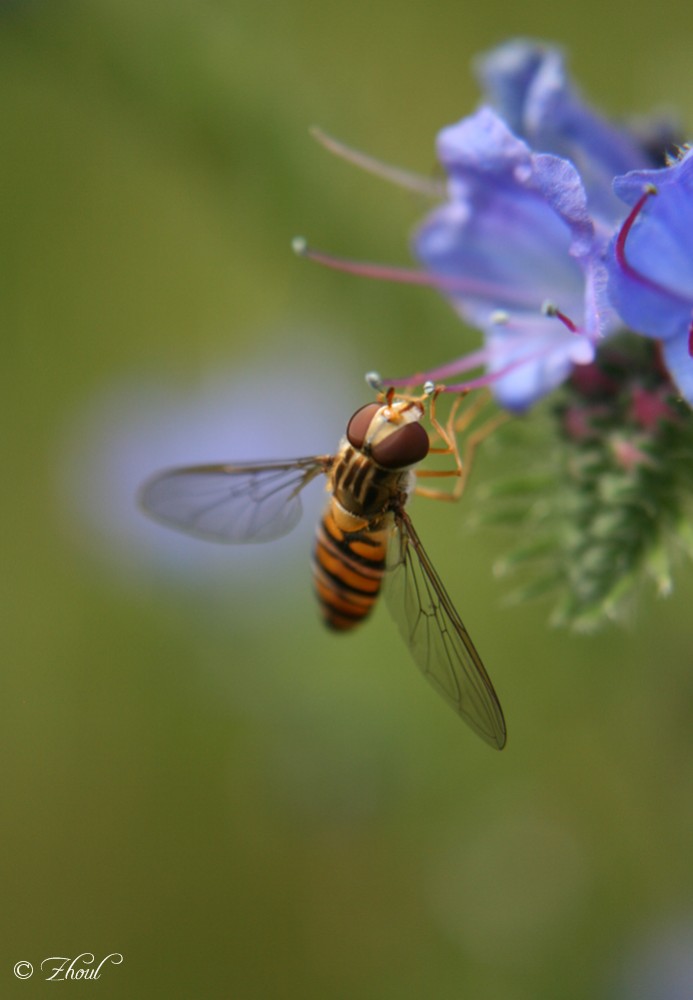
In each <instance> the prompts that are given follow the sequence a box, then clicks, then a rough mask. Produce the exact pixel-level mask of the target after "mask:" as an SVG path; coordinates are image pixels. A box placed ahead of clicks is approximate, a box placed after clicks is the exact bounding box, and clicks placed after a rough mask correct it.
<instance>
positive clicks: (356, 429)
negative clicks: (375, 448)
mask: <svg viewBox="0 0 693 1000" xmlns="http://www.w3.org/2000/svg"><path fill="white" fill-rule="evenodd" d="M379 409H380V403H366V405H365V406H362V407H361V409H360V410H357V411H356V413H355V414H354V415H353V417H352V418H351V420H350V421H349V423H348V424H347V430H346V436H347V440H348V442H349V444H350V445H351V446H352V448H358V449H359V451H360V450H361V449H362V448H363V442H364V441H365V440H366V434H367V433H368V428H369V427H370V426H371V421H372V420H373V417H374V416H375V415H376V413H377V412H378V410H379Z"/></svg>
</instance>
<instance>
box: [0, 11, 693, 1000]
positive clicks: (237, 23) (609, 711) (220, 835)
mask: <svg viewBox="0 0 693 1000" xmlns="http://www.w3.org/2000/svg"><path fill="white" fill-rule="evenodd" d="M682 11H683V13H681V12H682ZM677 12H679V13H678V14H677ZM692 30H693V13H691V12H690V11H689V12H687V13H686V12H685V7H684V6H683V5H681V4H679V3H678V2H676V0H662V2H660V3H659V4H658V5H657V8H656V13H655V14H654V15H652V13H651V12H650V10H649V8H648V9H647V10H646V9H645V8H644V7H643V8H642V9H641V10H640V11H638V8H637V6H635V7H634V5H633V4H632V3H626V2H625V0H615V2H613V3H612V4H610V5H609V6H608V9H607V7H606V6H605V5H604V4H603V3H598V2H596V0H585V2H583V3H581V4H574V5H570V6H568V5H558V4H554V3H549V2H547V0H533V2H530V3H528V4H522V5H519V4H513V5H510V4H507V3H503V2H502V0H488V2H486V3H484V4H482V5H478V6H477V7H475V8H472V7H471V5H469V4H466V5H462V4H459V3H454V2H446V3H439V4H436V5H430V4H428V3H426V2H424V0H414V2H412V3H408V4H406V3H405V4H402V3H399V4H398V3H395V2H394V0H381V2H380V3H377V4H376V3H373V2H370V0H369V2H366V0H351V2H350V3H348V4H346V3H345V4H339V5H337V4H330V3H326V2H325V0H322V2H317V0H287V2H286V3H279V2H276V0H275V2H273V3H267V2H262V0H235V2H234V0H215V2H212V0H207V2H196V3H192V2H188V3H184V2H179V0H169V2H167V3H156V2H152V3H142V2H141V0H138V2H134V0H97V2H95V0H91V2H86V0H85V2H82V3H79V2H66V3H59V2H45V3H40V2H26V3H22V2H20V0H16V2H14V3H10V2H5V3H3V4H2V6H1V7H0V108H1V119H0V121H1V130H2V131H1V134H2V154H1V156H0V178H1V180H0V202H1V206H2V207H1V211H0V231H1V232H2V237H1V238H0V247H1V248H2V258H1V265H0V324H1V330H2V338H3V343H4V345H5V347H4V350H3V355H4V362H3V364H2V394H1V396H0V406H2V428H3V432H5V433H4V437H3V440H4V444H3V465H4V468H5V474H4V487H3V489H2V500H1V502H2V519H1V523H2V527H3V534H4V540H3V565H4V572H3V585H4V591H5V597H4V600H3V624H2V629H1V635H2V647H1V648H2V689H3V696H2V702H1V711H2V720H1V721H0V733H1V740H2V883H1V891H2V913H3V917H2V919H3V925H4V926H3V929H2V935H1V939H2V952H3V954H2V962H1V963H0V995H2V996H3V997H4V996H15V995H16V996H20V995H21V996H24V997H28V996H33V995H38V993H39V992H41V993H43V991H44V990H46V989H47V988H48V989H53V988H54V987H46V986H44V976H45V973H44V974H43V975H42V974H40V973H39V971H38V970H37V972H36V973H35V975H34V977H33V978H32V979H31V980H29V981H26V982H22V983H20V982H19V981H18V980H17V979H16V978H15V976H14V975H13V971H12V970H13V965H14V964H15V962H18V961H21V960H26V961H30V962H32V963H33V964H34V965H35V966H37V967H38V966H39V965H40V962H41V961H42V960H43V959H44V958H47V957H51V956H67V957H75V956H76V955H78V954H80V953H82V952H93V953H94V954H95V955H96V956H97V959H100V958H101V957H104V956H105V955H107V954H109V953H111V952H120V953H121V954H122V955H123V956H124V962H123V964H122V965H120V966H118V967H115V966H108V967H106V968H104V970H103V973H102V977H101V979H100V981H99V985H98V987H97V985H96V984H94V983H92V984H91V986H88V987H87V986H81V987H77V986H75V985H71V986H64V987H62V989H63V990H65V991H68V992H69V993H70V995H72V994H73V991H75V990H77V989H82V990H84V991H90V990H97V989H98V990H99V994H100V996H102V997H138V998H139V997H172V996H176V997H195V998H217V997H224V998H226V997H228V998H253V1000H254V998H264V997H282V998H294V997H296V998H298V997H300V998H303V1000H307V998H321V1000H323V998H333V997H334V998H374V1000H381V998H383V1000H389V998H392V1000H395V998H396V1000H414V998H419V997H424V996H425V997H436V998H444V1000H447V998H460V997H473V998H475V1000H487V998H488V1000H496V998H499V997H502V998H504V1000H542V998H547V1000H549V998H551V1000H554V998H557V997H560V998H562V1000H571V998H586V997H589V998H602V997H604V998H606V997H608V998H611V997H614V998H626V997H627V998H629V1000H630V998H633V997H636V998H648V1000H649V998H657V1000H659V998H662V1000H674V998H675V1000H679V998H684V997H687V998H689V997H691V996H693V968H692V967H691V963H692V961H693V960H692V958H691V956H692V955H693V896H692V892H693V872H692V870H691V869H692V865H691V854H692V852H691V846H692V844H693V800H692V797H691V790H692V784H693V740H692V736H691V695H692V694H693V671H692V670H691V668H692V667H693V651H692V650H691V640H692V638H693V628H692V625H691V618H690V611H689V608H690V602H691V599H692V598H693V586H692V581H693V574H692V573H691V570H690V567H683V568H682V571H681V572H680V574H679V582H678V589H677V592H676V594H675V595H674V596H673V597H672V598H671V599H670V600H668V601H666V602H655V601H654V600H651V599H650V598H649V597H648V598H647V599H646V600H644V601H643V602H642V603H641V604H640V606H639V609H638V612H637V615H636V616H634V620H633V622H632V624H631V627H630V628H629V629H627V630H623V631H620V630H616V629H614V630H613V631H610V632H606V633H604V634H602V635H600V636H598V637H592V638H585V637H576V636H573V635H571V634H569V633H564V632H551V631H549V630H548V628H547V626H546V608H544V607H541V606H537V607H529V608H521V609H520V608H506V607H504V606H503V594H504V585H503V584H502V582H499V581H497V580H494V578H493V575H492V566H493V563H494V561H495V560H497V559H498V557H499V556H500V555H502V553H503V552H504V551H505V546H506V543H507V542H508V539H506V538H505V537H504V536H502V535H500V534H498V535H496V534H494V533H493V532H492V531H490V530H488V529H485V530H478V531H472V530H470V527H469V517H470V515H471V513H473V509H474V493H475V490H474V488H472V489H471V491H470V493H469V495H468V496H467V497H466V498H465V501H464V502H463V504H462V505H461V506H460V507H459V508H456V509H455V510H452V509H450V510H448V509H445V510H444V511H441V510H439V509H436V508H435V507H434V506H433V505H431V506H430V507H427V505H426V504H425V502H423V501H421V502H418V503H417V504H416V510H415V514H416V520H417V523H418V525H419V529H420V532H421V533H422V535H423V537H424V538H425V540H426V543H427V547H428V548H429V551H430V553H431V554H432V556H433V557H434V560H435V561H436V563H437V565H438V568H439V570H440V572H441V575H442V576H443V577H444V579H445V580H446V583H447V585H448V588H449V590H450V591H451V593H452V594H453V595H454V596H455V598H456V600H457V603H458V604H459V606H460V607H461V609H462V612H463V615H464V617H465V620H466V621H467V623H468V624H469V626H470V628H471V631H472V632H473V634H474V637H475V639H476V641H477V643H478V645H479V647H480V649H481V650H482V652H483V654H484V658H485V660H486V662H487V665H488V667H489V670H490V673H491V675H492V677H493V679H494V682H495V684H496V686H497V689H498V691H499V693H500V695H501V698H502V701H503V705H504V708H505V711H506V715H507V718H508V722H509V730H510V739H509V743H508V747H507V749H506V751H505V752H504V753H503V754H495V753H493V752H492V751H491V750H489V749H488V748H487V747H486V746H485V745H484V744H482V743H481V742H480V741H479V740H476V739H475V738H474V737H473V735H472V734H471V733H470V732H469V731H468V730H467V729H466V728H465V727H464V726H463V725H461V724H460V722H459V720H458V719H457V718H456V717H455V716H454V714H453V713H452V712H450V711H449V710H448V709H447V708H446V707H445V705H444V704H443V702H442V701H440V699H438V698H436V697H435V695H434V694H433V693H432V692H431V691H430V689H429V688H428V687H427V686H426V685H425V684H424V683H423V682H422V681H421V678H420V677H419V676H418V674H417V671H416V669H415V668H414V667H413V666H412V664H411V663H410V662H409V660H408V657H407V655H406V652H405V651H404V649H403V647H401V644H400V640H399V638H398V637H397V635H396V632H395V629H394V627H393V626H392V624H391V622H390V621H389V620H388V617H387V614H386V613H385V611H384V610H380V611H379V613H378V614H377V615H376V617H375V619H374V621H373V622H372V623H371V624H370V625H369V626H368V627H367V628H364V630H363V632H362V633H361V634H358V635H355V636H353V637H350V638H348V639H343V640H342V639H337V638H333V637H332V636H330V635H328V634H327V633H326V632H324V631H323V630H322V629H321V628H320V626H319V625H318V624H317V619H316V614H315V609H314V606H313V603H312V597H311V593H310V579H309V568H308V555H309V546H310V538H311V532H312V524H311V520H312V517H313V516H314V512H315V510H317V509H318V506H319V503H320V501H321V498H320V497H319V496H318V497H317V498H314V499H313V500H312V501H311V502H310V503H312V504H313V506H312V507H311V509H310V511H309V514H308V516H307V517H306V519H305V520H306V523H305V524H304V525H302V526H301V528H299V529H298V531H297V532H296V536H295V537H294V538H290V539H286V540H284V541H282V542H278V543H276V545H274V546H272V547H271V549H272V551H271V552H270V551H269V549H267V548H263V549H262V551H259V550H252V551H250V550H248V549H243V550H242V551H238V552H236V551H229V550H223V551H218V550H217V549H216V548H214V547H212V546H209V547H207V546H205V545H202V544H197V543H194V542H188V541H186V540H179V539H176V538H174V536H172V535H171V536H169V535H168V534H167V533H166V532H165V531H164V530H163V529H160V528H158V527H157V526H155V525H150V524H149V523H147V522H145V520H144V518H142V517H141V516H140V515H139V514H138V513H137V511H136V510H135V508H134V501H133V492H134V490H135V488H136V485H137V482H138V480H139V479H141V478H142V476H143V475H146V474H147V473H149V472H152V471H154V470H155V469H156V468H158V467H160V466H161V465H166V464H168V463H169V462H171V461H186V460H190V461H192V460H197V459H203V458H208V459H213V458H215V457H216V458H219V459H224V458H229V457H235V456H246V457H249V456H251V455H255V456H256V457H262V456H267V457H278V456H279V455H290V454H301V453H310V452H312V451H315V452H320V451H325V450H331V449H332V448H333V446H334V443H335V440H336V437H337V436H338V435H339V433H340V431H341V427H342V424H343V422H344V420H345V418H346V417H347V416H348V415H349V413H351V411H352V410H353V409H355V408H356V407H357V406H358V405H360V404H361V403H362V402H363V401H365V399H366V398H368V396H367V392H366V390H365V386H364V383H363V381H362V375H363V372H364V371H366V370H367V369H369V368H379V369H381V370H384V371H389V372H390V373H391V374H397V373H404V372H406V371H412V370H416V369H419V368H421V367H422V366H423V365H429V366H430V365H432V364H436V363H439V362H441V361H444V360H446V359H449V358H451V357H453V356H455V355H457V354H458V353H461V352H462V351H463V350H468V349H471V348H472V347H473V346H474V345H475V344H476V343H477V338H476V336H475V335H474V334H473V332H471V331H468V332H466V333H465V331H463V330H462V328H461V327H460V325H459V323H458V322H457V320H456V319H455V317H454V316H453V314H452V312H451V311H450V310H449V308H448V307H447V306H446V305H445V303H443V302H442V301H439V299H438V298H437V297H436V296H435V295H434V294H433V293H430V292H426V291H422V290H420V289H412V288H403V287H395V286H385V285H378V284H373V283H370V282H366V281H359V280H357V279H352V278H349V277H346V276H343V275H335V274H332V273H329V272H326V271H322V270H320V269H319V268H316V267H314V266H313V265H311V264H309V263H308V262H306V261H301V260H297V259H296V258H294V257H293V256H292V254H291V252H290V240H291V237H292V236H294V235H295V234H297V233H304V234H305V235H306V236H307V237H308V238H309V239H310V240H312V241H314V242H315V243H316V244H318V245H320V246H323V247H326V248H329V249H331V250H333V251H335V252H339V253H344V254H348V255H352V256H356V257H359V258H362V259H374V260H385V261H392V262H399V263H407V260H408V254H407V243H406V241H407V234H408V232H409V231H410V229H411V227H412V225H413V224H414V222H415V221H416V219H417V218H418V217H419V216H420V214H421V212H422V211H423V210H424V207H425V206H423V205H422V204H421V203H420V202H419V201H418V200H417V199H416V198H415V197H414V196H412V195H411V194H408V193H406V192H404V193H403V192H401V191H398V190H391V189H389V188H388V187H387V185H384V184H383V183H382V182H380V181H377V180H375V179H373V178H369V177H367V176H365V175H362V174H360V173H359V172H358V171H357V170H355V169H353V168H350V167H349V166H347V165H345V164H343V163H341V162H339V161H337V160H334V159H331V158H330V157H329V156H328V155H327V154H326V153H325V152H324V151H323V150H321V149H320V148H319V147H318V146H317V145H316V144H315V143H314V142H312V140H311V139H310V138H309V136H308V128H309V127H310V126H311V125H313V124H319V125H321V126H323V127H324V128H325V129H327V130H328V131H331V132H332V133H333V134H336V135H337V136H339V137H341V138H343V139H344V140H345V141H347V142H350V143H352V144H353V145H355V146H358V147H359V148H362V149H365V150H367V151H369V152H372V153H373V154H374V155H377V156H380V157H381V158H383V159H385V160H389V161H391V162H394V163H398V164H401V165H402V166H406V167H409V168H411V169H414V170H418V171H421V172H423V173H429V172H430V171H431V170H432V169H433V167H434V158H433V139H434V135H435V132H436V130H437V129H438V128H439V127H440V126H441V125H443V124H446V123H448V122H451V121H454V120H456V119H457V118H459V117H461V116H462V115H463V114H466V113H468V112H469V111H471V110H472V109H473V107H474V106H475V104H476V102H477V100H478V92H477V89H476V86H475V83H474V81H473V79H472V76H471V73H470V61H471V59H472V57H473V56H474V55H475V54H476V53H477V52H479V51H482V50H484V49H486V48H488V47H490V46H492V45H494V44H496V43H498V42H499V41H501V40H503V39H505V38H506V37H508V36H511V35H513V34H527V35H534V36H539V37H542V38H545V39H551V40H555V41H558V42H560V43H562V44H564V45H565V46H566V47H567V48H568V49H569V51H570V53H571V64H572V68H573V71H574V73H575V75H576V77H577V78H578V79H579V80H580V82H581V84H582V85H583V88H584V90H585V91H586V92H587V94H588V95H589V96H590V97H591V98H592V99H593V100H594V102H595V103H598V104H599V105H601V106H602V107H603V108H604V109H605V110H606V111H608V112H609V113H611V114H615V115H618V114H628V113H632V112H644V111H646V110H648V109H651V108H652V107H657V106H658V107H662V106H664V107H668V108H672V109H675V110H677V111H678V112H679V113H680V115H681V118H682V120H683V121H684V122H685V123H687V124H688V126H689V128H690V127H691V126H692V125H693V97H692V96H691V91H690V38H691V31H692ZM527 442H529V443H527ZM522 447H524V448H526V449H527V457H528V454H529V450H531V448H532V436H531V431H530V432H529V437H528V438H527V439H526V441H525V444H524V445H523V446H522ZM507 455H508V453H507V450H505V451H504V450H503V446H502V445H501V444H497V445H492V446H490V447H489V448H488V449H487V450H486V452H485V454H484V455H483V456H482V457H481V459H480V461H479V464H478V468H477V470H476V475H475V484H474V485H476V486H478V485H479V484H482V485H483V483H484V481H485V480H487V479H488V478H490V477H492V476H493V475H495V474H497V473H498V472H499V471H500V470H501V469H502V468H503V466H504V464H505V463H506V461H507ZM525 457H526V456H525V455H524V454H520V455H519V456H517V455H516V456H514V459H513V460H514V461H515V462H517V461H519V462H520V463H521V462H523V461H524V460H525ZM316 492H318V493H319V491H316ZM310 503H309V506H310ZM58 989H60V987H58Z"/></svg>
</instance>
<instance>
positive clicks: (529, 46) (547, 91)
mask: <svg viewBox="0 0 693 1000" xmlns="http://www.w3.org/2000/svg"><path fill="white" fill-rule="evenodd" d="M476 72H477V76H478V77H479V79H480V81H481V84H482V86H483V88H484V95H485V101H486V103H487V104H488V105H489V106H490V107H492V108H493V109H494V110H495V111H496V112H497V113H498V114H499V115H500V116H501V117H502V118H503V120H504V121H505V123H506V124H507V125H508V127H509V128H510V129H512V131H513V132H514V133H515V134H516V135H517V136H520V137H521V138H523V139H524V140H525V141H526V142H527V143H528V144H529V145H530V146H531V147H532V149H534V150H536V151H537V152H544V153H553V154H554V155H556V156H562V157H564V158H565V159H567V160H570V162H571V163H572V164H573V166H574V167H575V168H576V169H577V171H578V173H579V174H580V177H581V179H582V183H583V185H584V187H585V190H586V193H587V200H588V205H589V210H590V213H591V215H592V216H593V218H595V219H599V220H600V221H603V222H605V223H606V224H607V225H610V224H611V223H612V222H613V221H614V220H616V219H617V218H619V216H620V215H621V214H622V209H621V206H620V205H619V204H618V199H617V198H616V196H615V195H614V193H613V190H612V184H611V182H612V180H613V178H614V177H615V176H616V175H617V174H623V173H626V171H628V170H637V169H639V168H642V169H645V168H647V167H650V166H652V163H651V162H650V161H649V157H648V154H647V152H646V150H645V149H644V147H643V146H642V144H641V143H640V141H639V139H638V138H637V137H636V136H635V135H634V134H632V133H631V132H630V131H629V130H628V129H625V128H619V127H618V126H616V125H614V124H613V123H611V122H609V121H608V120H607V119H605V118H603V117H601V116H600V115H598V114H596V113H595V112H594V111H593V110H592V109H591V108H590V107H589V106H588V105H586V104H585V103H584V102H583V101H582V99H581V97H580V95H579V93H578V91H577V90H576V88H575V87H574V86H573V84H572V83H571V82H570V80H569V79H568V76H567V73H566V69H565V60H564V57H563V53H562V51H561V50H560V49H558V48H556V47H554V46H545V45H541V44H539V43H537V42H532V41H526V40H524V39H514V40H513V41H510V42H507V43H506V44H505V45H501V46H499V47H498V48H496V49H493V50H492V51H491V52H489V53H487V54H486V55H485V56H482V57H481V58H480V59H479V60H478V62H477V65H476Z"/></svg>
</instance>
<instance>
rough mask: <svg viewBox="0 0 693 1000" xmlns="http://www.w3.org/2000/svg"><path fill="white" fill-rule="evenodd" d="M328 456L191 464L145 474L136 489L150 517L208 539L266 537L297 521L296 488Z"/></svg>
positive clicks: (275, 535)
mask: <svg viewBox="0 0 693 1000" xmlns="http://www.w3.org/2000/svg"><path fill="white" fill-rule="evenodd" d="M331 463H332V459H331V458H330V457H329V456H318V457H317V458H316V457H313V458H297V459H293V460H290V461H286V462H248V463H246V464H245V465H231V464H230V465H193V466H190V467H188V468H183V469H170V470H168V471H166V472H161V473H159V474H158V475H155V476H153V477H152V478H151V479H149V480H148V481H147V482H146V483H145V484H144V486H143V487H142V490H141V492H140V496H139V501H140V505H141V506H142V508H143V510H144V511H145V512H146V513H147V514H149V515H150V516H151V517H153V518H154V519H155V520H157V521H160V522H161V523H162V524H166V525H168V526H169V527H171V528H177V529H178V530H179V531H184V532H186V533H187V534H189V535H194V536H195V537H196V538H204V539H207V540H209V541H212V542H229V543H235V542H268V541H270V540H271V539H273V538H279V537H280V536H281V535H285V534H286V533H287V532H289V531H291V529H292V528H293V527H294V526H295V525H296V523H297V522H298V520H299V518H300V516H301V498H300V496H299V494H300V492H301V490H302V489H303V487H304V486H306V485H307V484H308V483H309V482H310V481H311V479H314V478H315V477H316V476H317V475H318V474H319V473H321V472H327V471H328V470H329V468H330V465H331Z"/></svg>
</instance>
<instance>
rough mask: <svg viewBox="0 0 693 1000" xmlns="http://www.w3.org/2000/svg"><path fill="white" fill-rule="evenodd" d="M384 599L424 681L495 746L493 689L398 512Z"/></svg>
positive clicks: (501, 738)
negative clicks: (424, 678)
mask: <svg viewBox="0 0 693 1000" xmlns="http://www.w3.org/2000/svg"><path fill="white" fill-rule="evenodd" d="M385 600H386V603H387V604H388V607H389V608H390V611H391V613H392V615H393V617H394V619H395V621H396V622H397V624H398V626H399V629H400V632H401V633H402V636H403V637H404V640H405V642H406V643H407V645H408V646H409V649H410V650H411V652H412V655H413V657H414V660H415V661H416V663H417V665H418V666H419V668H420V669H421V670H422V671H423V674H424V676H425V677H426V678H427V680H429V681H430V683H431V684H432V685H433V687H434V688H435V689H436V690H437V691H439V692H440V694H442V696H443V697H444V698H445V700H446V701H447V702H449V703H450V704H451V705H452V707H453V708H454V709H455V711H456V712H458V713H459V715H461V716H462V718H463V719H464V720H465V722H468V723H469V725H470V726H471V727H472V729H473V730H474V732H476V733H478V734H479V736H481V738H482V739H484V740H486V742H487V743H490V744H491V746H493V747H496V748H497V749H498V750H501V749H502V748H503V746H504V745H505V740H506V730H505V720H504V718H503V711H502V709H501V707H500V704H499V702H498V698H497V696H496V692H495V691H494V690H493V685H492V684H491V681H490V679H489V676H488V674H487V673H486V670H485V669H484V665H483V663H482V662H481V658H480V657H479V654H478V653H477V651H476V649H475V648H474V644H473V643H472V640H471V639H470V637H469V633H468V632H467V630H466V628H465V627H464V625H463V624H462V621H461V619H460V616H459V615H458V614H457V611H456V610H455V608H454V606H453V604H452V602H451V601H450V598H449V597H448V595H447V593H446V591H445V588H444V587H443V584H442V583H441V581H440V578H439V576H438V574H437V573H436V571H435V569H434V568H433V566H432V565H431V562H430V560H429V558H428V556H427V555H426V552H425V551H424V547H423V545H422V544H421V541H420V539H419V536H418V535H417V534H416V531H415V530H414V527H413V525H412V523H411V520H410V519H409V517H408V515H407V514H406V513H405V512H404V511H400V512H397V513H396V514H395V529H394V532H393V537H392V540H391V542H390V546H389V550H388V573H387V574H386V578H385Z"/></svg>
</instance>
